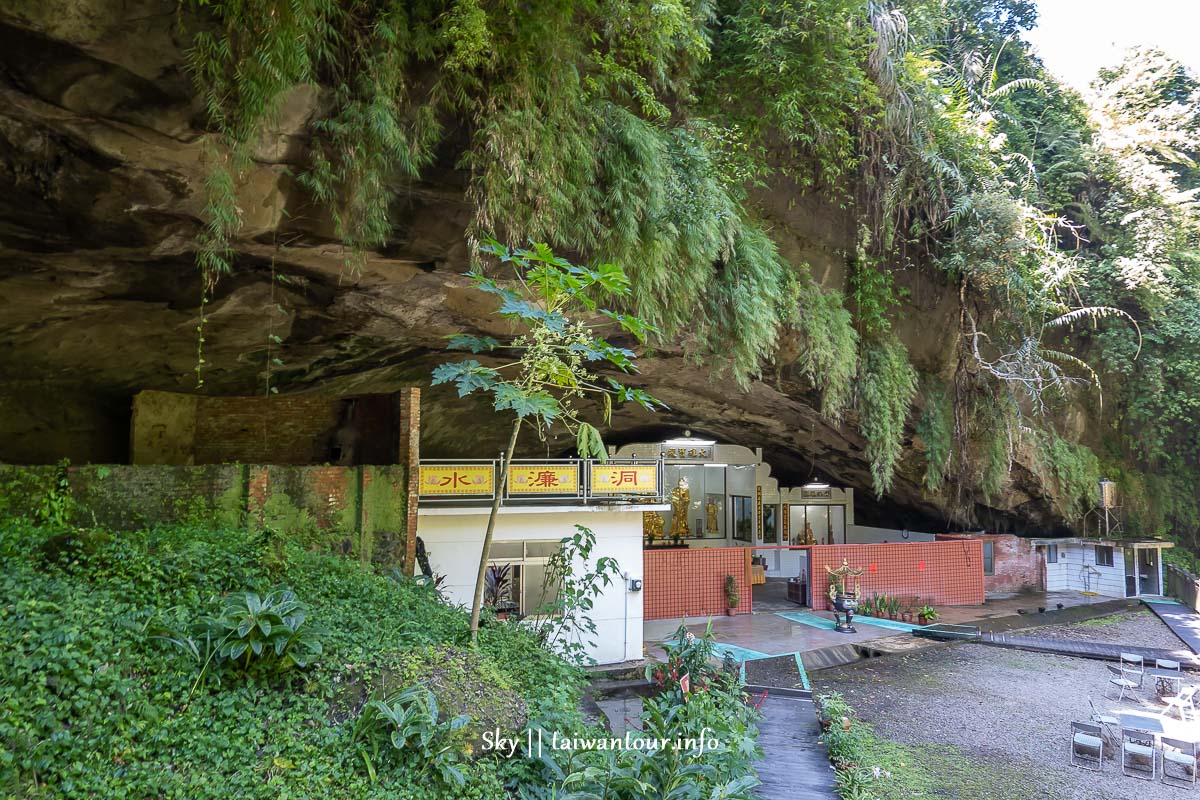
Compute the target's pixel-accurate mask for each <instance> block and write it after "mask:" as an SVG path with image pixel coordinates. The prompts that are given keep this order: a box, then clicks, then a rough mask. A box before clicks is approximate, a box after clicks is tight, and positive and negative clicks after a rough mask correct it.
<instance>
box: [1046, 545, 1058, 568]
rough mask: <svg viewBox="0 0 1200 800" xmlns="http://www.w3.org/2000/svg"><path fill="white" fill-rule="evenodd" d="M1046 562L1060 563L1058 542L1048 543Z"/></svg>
mask: <svg viewBox="0 0 1200 800" xmlns="http://www.w3.org/2000/svg"><path fill="white" fill-rule="evenodd" d="M1046 563H1047V564H1057V563H1058V545H1056V544H1048V545H1046Z"/></svg>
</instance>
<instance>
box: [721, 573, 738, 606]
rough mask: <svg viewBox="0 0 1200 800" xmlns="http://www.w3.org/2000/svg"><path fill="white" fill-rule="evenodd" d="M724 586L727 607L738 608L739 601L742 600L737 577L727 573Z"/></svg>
mask: <svg viewBox="0 0 1200 800" xmlns="http://www.w3.org/2000/svg"><path fill="white" fill-rule="evenodd" d="M723 588H724V592H725V606H726V607H727V608H737V605H738V601H739V600H740V598H739V597H738V585H737V579H736V578H734V577H733V576H732V575H726V576H725V585H724V587H723Z"/></svg>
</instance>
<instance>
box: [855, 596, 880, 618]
mask: <svg viewBox="0 0 1200 800" xmlns="http://www.w3.org/2000/svg"><path fill="white" fill-rule="evenodd" d="M878 599H879V595H877V594H873V595H871V599H870V600H868V601H866V602H865V603H863V604H862V608H860V609H859V610H858V614H859V616H868V617H870V616H874V615H875V603H876V601H877V600H878Z"/></svg>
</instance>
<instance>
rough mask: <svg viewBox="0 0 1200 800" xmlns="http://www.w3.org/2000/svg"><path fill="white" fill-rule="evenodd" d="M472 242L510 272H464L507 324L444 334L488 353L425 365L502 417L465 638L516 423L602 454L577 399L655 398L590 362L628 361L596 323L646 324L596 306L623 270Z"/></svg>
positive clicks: (545, 250)
mask: <svg viewBox="0 0 1200 800" xmlns="http://www.w3.org/2000/svg"><path fill="white" fill-rule="evenodd" d="M480 250H481V251H482V252H483V253H484V254H485V255H487V256H491V257H492V258H494V259H496V260H497V261H499V262H500V263H501V264H504V265H507V266H509V267H511V268H512V270H513V273H514V274H513V278H514V279H513V280H512V281H506V282H504V283H501V282H499V281H497V280H495V279H493V278H490V277H487V276H486V275H485V274H484V273H483V272H482V271H481V270H479V269H475V270H472V271H471V272H470V273H468V277H469V278H470V279H471V281H472V282H473V283H474V286H475V288H476V289H478V290H479V291H481V292H485V293H487V294H491V295H494V296H495V297H496V299H497V300H498V302H499V306H498V308H497V311H496V313H497V314H499V315H500V316H501V317H503V318H505V319H507V320H509V321H510V322H511V323H512V326H513V334H512V336H511V337H509V339H508V341H500V340H499V339H496V338H494V337H492V336H478V335H474V334H467V333H460V334H455V335H453V336H451V337H450V341H449V344H448V345H447V347H448V349H451V350H465V351H470V352H471V353H474V354H480V353H487V354H490V355H491V356H492V359H489V360H493V361H494V362H495V363H490V364H483V363H480V362H479V361H478V360H476V359H470V358H468V359H464V360H462V361H454V362H448V363H445V364H442V365H440V366H438V367H437V368H436V369H435V370H434V371H433V384H434V385H437V384H442V383H452V384H454V385H455V386H456V387H457V389H458V396H459V397H466V396H467V395H470V394H474V393H475V392H482V393H484V394H487V395H490V398H491V402H492V408H493V409H495V411H496V412H497V413H499V414H504V415H507V416H510V417H511V419H512V425H511V427H510V429H509V437H508V446H507V448H506V449H505V451H504V461H503V463H502V464H501V469H500V475H499V477H498V479H497V481H496V483H497V485H496V491H495V497H494V499H493V500H492V508H491V513H490V514H489V515H488V522H487V529H486V530H485V532H484V535H483V550H482V552H481V553H480V556H479V572H478V574H477V576H476V579H475V595H474V599H473V600H472V602H471V642H472V643H474V642H475V641H476V639H477V638H478V635H479V614H480V610H481V606H482V603H483V590H484V584H485V581H486V576H487V567H488V561H489V558H490V555H491V548H492V535H493V533H494V531H495V528H496V518H497V516H498V515H499V513H500V499H501V497H503V495H504V490H505V486H506V484H507V482H508V465H509V464H510V463H511V461H512V458H513V453H514V452H515V451H516V449H517V441H518V439H519V437H520V435H521V432H522V430H524V429H525V428H531V429H533V430H534V431H536V432H537V433H538V435H539V436H542V437H544V436H545V434H546V432H547V431H548V430H549V429H551V428H553V427H554V426H562V427H563V428H565V429H566V430H567V431H569V432H570V433H571V434H572V435H573V436H574V437H575V441H576V449H577V450H578V452H579V455H580V456H581V457H583V458H597V459H600V460H604V459H605V457H606V454H605V449H604V442H603V440H602V438H601V436H600V433H599V431H598V430H597V428H596V426H595V425H593V424H591V423H589V422H587V421H586V420H584V419H583V417H582V416H581V408H580V406H579V404H581V403H584V402H586V401H587V400H588V399H592V400H595V401H598V403H599V405H600V408H601V410H602V415H603V418H604V421H605V422H606V423H607V422H608V421H609V419H610V416H611V413H612V407H613V403H614V402H616V403H625V402H632V403H636V404H638V405H639V406H641V407H643V408H645V409H648V410H651V411H653V410H654V409H656V408H658V407H661V406H662V404H661V403H659V402H658V401H657V400H656V399H654V398H653V397H651V396H650V395H649V394H647V393H646V392H644V391H642V390H640V389H635V388H631V387H628V386H625V385H624V384H623V383H621V382H620V381H617V380H615V379H613V378H612V377H608V376H605V377H603V378H601V377H600V376H599V375H597V372H596V371H597V370H598V369H599V368H605V369H610V370H617V371H620V372H624V373H632V372H636V371H637V368H636V366H635V364H634V353H633V351H632V350H628V349H626V348H623V347H617V346H614V345H612V344H609V343H608V342H607V341H606V340H605V339H604V338H602V337H601V336H600V335H598V331H600V330H601V329H603V328H607V329H610V330H611V329H617V330H620V331H624V332H625V333H628V334H631V335H633V336H634V337H635V338H636V339H637V340H638V341H640V342H644V341H645V340H646V337H647V336H648V335H649V334H651V333H653V332H654V329H653V328H652V327H651V326H650V325H649V324H647V323H646V322H644V321H643V320H641V319H639V318H638V317H636V316H633V315H630V314H624V313H620V312H618V311H613V310H610V309H607V308H603V307H601V306H600V304H599V303H600V301H601V300H602V299H605V298H608V299H618V300H619V299H620V298H623V297H626V296H628V295H629V292H630V288H629V287H630V285H629V278H628V277H627V276H626V275H625V273H624V271H622V270H621V268H620V267H617V266H615V265H613V264H601V265H600V266H598V267H595V268H590V267H585V266H580V265H577V264H572V263H570V261H568V260H566V259H564V258H562V257H559V256H556V255H555V254H554V253H553V252H552V251H551V249H550V247H549V246H547V245H545V244H540V243H534V244H533V245H531V247H530V248H528V249H526V248H516V249H509V248H508V247H506V246H505V245H502V244H500V243H499V242H497V241H495V240H489V241H488V242H486V243H485V244H484V245H483V246H481V248H480Z"/></svg>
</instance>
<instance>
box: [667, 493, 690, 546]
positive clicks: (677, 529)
mask: <svg viewBox="0 0 1200 800" xmlns="http://www.w3.org/2000/svg"><path fill="white" fill-rule="evenodd" d="M691 503H692V492H691V490H690V489H689V488H688V482H687V478H680V479H679V483H678V484H677V485H676V486H675V488H674V489H672V490H671V539H673V540H674V541H675V542H676V543H679V542H681V541H683V540H684V539H686V538H687V537H688V536H690V535H691V533H692V532H691V530H690V529H689V528H688V521H687V515H688V506H689V505H691Z"/></svg>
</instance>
